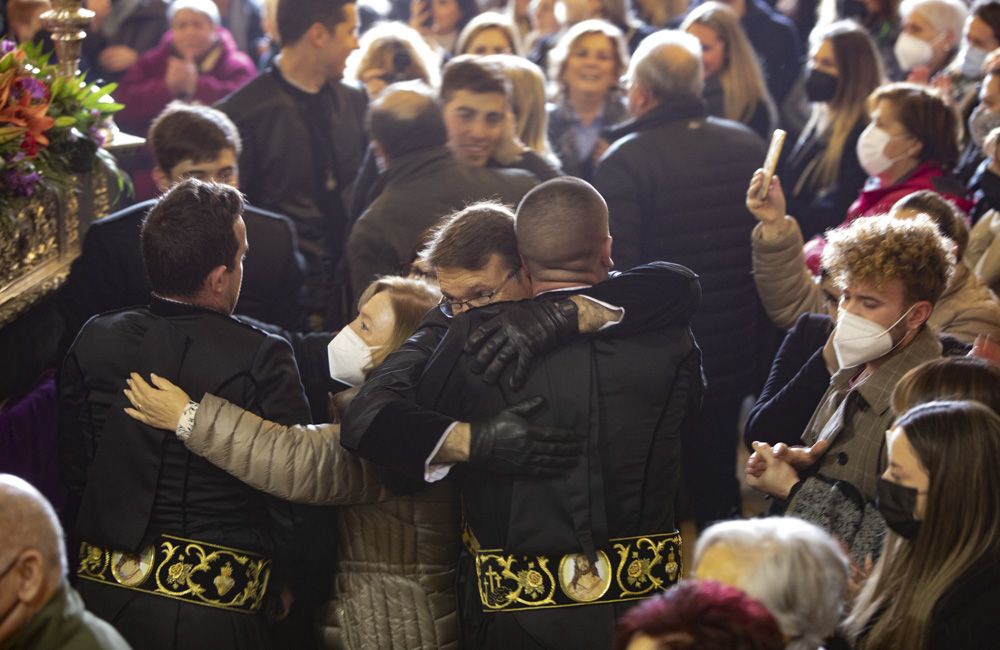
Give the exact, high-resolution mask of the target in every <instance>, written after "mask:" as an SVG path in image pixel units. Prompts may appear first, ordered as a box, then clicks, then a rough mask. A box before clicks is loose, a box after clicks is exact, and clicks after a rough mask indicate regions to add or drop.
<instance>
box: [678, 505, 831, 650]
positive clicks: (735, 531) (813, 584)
mask: <svg viewBox="0 0 1000 650" xmlns="http://www.w3.org/2000/svg"><path fill="white" fill-rule="evenodd" d="M694 574H695V576H696V577H697V578H698V579H699V580H717V581H719V582H722V583H725V584H729V585H732V586H734V587H738V588H740V589H742V590H743V591H745V592H746V593H747V594H748V595H749V596H752V597H753V598H756V599H757V600H759V601H760V602H761V603H763V604H764V606H765V607H767V608H768V609H769V610H770V611H771V614H773V615H774V617H775V618H776V619H777V620H778V623H779V625H780V626H781V631H782V632H783V633H784V635H785V639H786V646H785V647H786V648H787V649H788V650H816V649H817V648H820V647H822V645H823V641H824V639H826V638H828V637H829V636H831V635H832V634H833V633H834V630H835V629H836V627H837V625H838V624H839V623H840V619H841V616H842V614H843V612H844V601H845V599H846V598H847V594H848V579H849V576H850V565H849V563H848V561H847V556H846V555H845V553H844V551H843V550H841V548H840V545H839V544H838V543H837V542H836V541H834V539H833V537H831V536H830V535H829V533H827V532H825V531H824V530H823V529H821V528H819V527H818V526H814V525H813V524H810V523H808V522H806V521H803V520H801V519H795V518H791V517H788V518H779V517H772V518H768V519H750V520H734V521H726V522H722V523H719V524H715V525H714V526H711V527H710V528H708V529H707V530H706V531H705V532H704V533H703V534H702V535H701V537H700V538H699V539H698V544H697V546H696V547H695V553H694Z"/></svg>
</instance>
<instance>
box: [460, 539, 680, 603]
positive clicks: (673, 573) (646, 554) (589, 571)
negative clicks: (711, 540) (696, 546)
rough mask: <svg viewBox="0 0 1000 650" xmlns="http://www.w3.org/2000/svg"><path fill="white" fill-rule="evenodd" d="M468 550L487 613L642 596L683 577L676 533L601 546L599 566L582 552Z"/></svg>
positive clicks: (668, 585) (621, 540) (619, 600)
mask: <svg viewBox="0 0 1000 650" xmlns="http://www.w3.org/2000/svg"><path fill="white" fill-rule="evenodd" d="M469 548H470V551H471V552H472V555H473V557H474V558H475V560H476V579H477V581H478V583H479V599H480V601H481V602H482V605H483V611H484V612H500V611H505V612H511V611H525V610H531V609H546V608H550V607H573V606H579V605H593V604H600V603H617V602H623V601H628V600H637V599H639V598H645V597H646V596H649V595H650V594H652V593H653V592H655V591H657V590H665V589H668V588H669V587H671V586H672V585H673V584H675V583H676V582H677V580H678V579H679V578H680V575H681V536H680V533H678V532H676V531H675V532H673V533H665V534H658V535H640V536H638V537H622V538H618V539H612V540H610V541H609V542H608V545H607V546H606V547H603V548H600V549H598V550H597V562H596V564H595V563H593V562H591V561H590V559H589V558H588V557H587V556H586V555H585V554H583V553H570V554H567V555H562V556H558V555H516V554H510V553H505V552H504V551H503V550H475V548H474V545H469Z"/></svg>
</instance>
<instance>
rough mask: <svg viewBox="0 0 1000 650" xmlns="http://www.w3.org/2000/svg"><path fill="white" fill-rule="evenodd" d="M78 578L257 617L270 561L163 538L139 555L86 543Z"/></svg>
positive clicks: (171, 538)
mask: <svg viewBox="0 0 1000 650" xmlns="http://www.w3.org/2000/svg"><path fill="white" fill-rule="evenodd" d="M77 576H78V577H80V578H83V579H85V580H93V581H95V582H101V583H104V584H108V585H112V586H115V587H123V588H125V589H134V590H136V591H144V592H146V593H149V594H152V595H154V596H162V597H164V598H174V599H178V600H183V601H186V602H189V603H194V604H196V605H204V606H206V607H217V608H220V609H226V610H229V611H234V612H243V613H254V612H257V611H259V610H260V606H261V603H262V602H263V600H264V592H266V591H267V582H268V579H269V578H270V576H271V560H269V559H267V558H265V557H263V556H262V555H260V554H258V553H253V552H250V551H241V550H239V549H234V548H228V547H225V546H219V545H217V544H209V543H207V542H200V541H198V540H193V539H185V538H183V537H176V536H174V535H160V536H159V540H158V541H157V542H156V543H154V544H151V545H149V546H146V547H145V548H143V549H142V550H140V551H139V552H138V553H127V552H124V551H114V550H108V549H103V548H100V547H98V546H94V545H93V544H88V543H87V542H83V543H81V544H80V568H79V569H78V570H77Z"/></svg>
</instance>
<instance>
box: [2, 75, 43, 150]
mask: <svg viewBox="0 0 1000 650" xmlns="http://www.w3.org/2000/svg"><path fill="white" fill-rule="evenodd" d="M0 81H3V80H2V79H0ZM6 85H7V86H8V87H6V88H4V87H2V86H0V99H3V100H6V99H7V98H8V97H9V95H10V89H9V84H6ZM48 110H49V103H48V102H44V103H41V104H34V105H32V103H31V95H30V94H28V93H22V94H21V99H20V101H18V102H16V103H11V104H6V103H5V102H4V103H2V105H0V124H10V125H11V126H18V127H22V128H24V129H25V130H26V134H25V137H26V138H27V139H28V140H29V141H32V142H35V143H37V144H40V145H43V146H47V145H48V144H49V139H48V138H47V137H45V132H46V131H48V130H49V129H51V128H52V125H53V124H55V120H54V119H52V118H51V117H49V116H48V115H46V113H48Z"/></svg>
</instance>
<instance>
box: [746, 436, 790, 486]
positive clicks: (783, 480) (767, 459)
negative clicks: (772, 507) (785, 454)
mask: <svg viewBox="0 0 1000 650" xmlns="http://www.w3.org/2000/svg"><path fill="white" fill-rule="evenodd" d="M753 449H754V453H753V454H752V455H751V456H750V460H748V461H747V485H749V486H750V487H752V488H756V489H758V490H760V491H761V492H764V493H765V494H770V495H771V496H773V497H775V498H777V499H782V500H785V499H787V498H788V495H789V494H790V493H791V491H792V488H793V487H795V484H796V483H798V482H799V475H798V472H796V471H795V468H794V467H792V466H791V465H790V464H789V463H787V462H785V461H784V460H781V459H780V458H777V457H776V456H775V454H774V451H773V450H772V448H771V445H769V444H767V443H766V442H755V443H753ZM754 456H756V458H754ZM751 461H752V462H753V463H754V465H756V466H759V465H760V464H761V463H763V465H764V469H763V471H759V472H757V473H754V472H751V471H750V465H751Z"/></svg>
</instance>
